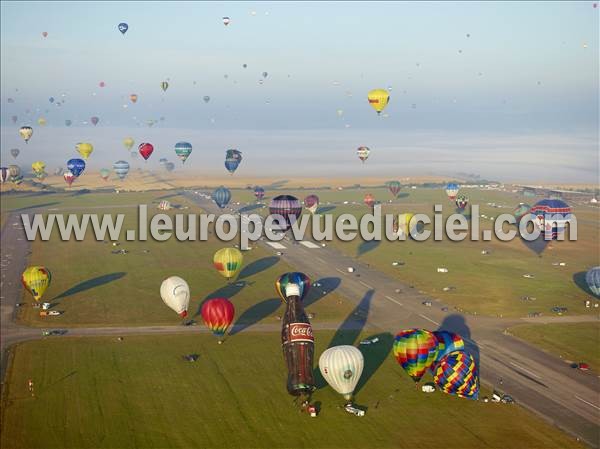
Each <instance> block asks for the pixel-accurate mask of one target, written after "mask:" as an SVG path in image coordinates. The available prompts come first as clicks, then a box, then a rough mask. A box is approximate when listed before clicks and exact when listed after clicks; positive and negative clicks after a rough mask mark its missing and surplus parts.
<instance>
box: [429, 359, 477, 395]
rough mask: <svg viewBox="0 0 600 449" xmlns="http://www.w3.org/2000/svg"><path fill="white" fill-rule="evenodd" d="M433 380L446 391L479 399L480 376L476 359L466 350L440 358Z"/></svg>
mask: <svg viewBox="0 0 600 449" xmlns="http://www.w3.org/2000/svg"><path fill="white" fill-rule="evenodd" d="M433 381H434V382H435V384H436V385H437V386H438V387H439V388H440V390H442V391H443V392H444V393H448V394H453V395H456V396H458V397H460V398H470V399H477V397H478V396H479V376H478V375H477V365H476V364H475V360H474V359H473V357H472V356H471V354H468V353H466V352H464V351H455V352H451V353H450V354H448V355H446V356H445V357H444V358H443V359H441V360H440V363H439V364H438V365H437V367H436V369H435V375H434V376H433Z"/></svg>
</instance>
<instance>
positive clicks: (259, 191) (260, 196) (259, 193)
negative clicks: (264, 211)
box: [254, 186, 265, 201]
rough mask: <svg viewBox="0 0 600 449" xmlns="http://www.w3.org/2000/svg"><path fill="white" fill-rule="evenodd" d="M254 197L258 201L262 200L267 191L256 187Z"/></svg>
mask: <svg viewBox="0 0 600 449" xmlns="http://www.w3.org/2000/svg"><path fill="white" fill-rule="evenodd" d="M254 196H255V197H256V199H257V200H258V201H260V200H262V199H263V198H264V197H265V189H263V188H262V187H260V186H256V187H255V188H254Z"/></svg>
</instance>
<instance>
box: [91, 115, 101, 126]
mask: <svg viewBox="0 0 600 449" xmlns="http://www.w3.org/2000/svg"><path fill="white" fill-rule="evenodd" d="M99 121H100V119H99V118H98V117H92V118H90V122H92V125H94V126H96V125H97V124H98V122H99Z"/></svg>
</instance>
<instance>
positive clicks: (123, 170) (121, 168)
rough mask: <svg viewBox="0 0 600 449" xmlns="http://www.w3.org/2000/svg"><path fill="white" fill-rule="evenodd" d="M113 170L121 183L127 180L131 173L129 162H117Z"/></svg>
mask: <svg viewBox="0 0 600 449" xmlns="http://www.w3.org/2000/svg"><path fill="white" fill-rule="evenodd" d="M113 170H114V172H115V174H116V175H117V176H118V177H119V179H120V180H121V181H123V180H124V179H125V177H126V176H127V173H129V162H127V161H117V162H115V163H114V164H113Z"/></svg>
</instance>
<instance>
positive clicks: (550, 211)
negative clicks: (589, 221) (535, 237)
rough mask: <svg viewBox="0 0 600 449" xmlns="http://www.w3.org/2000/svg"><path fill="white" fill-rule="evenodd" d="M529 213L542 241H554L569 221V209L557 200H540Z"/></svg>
mask: <svg viewBox="0 0 600 449" xmlns="http://www.w3.org/2000/svg"><path fill="white" fill-rule="evenodd" d="M529 212H530V214H531V215H532V216H533V222H534V224H535V225H536V226H537V228H538V229H539V230H540V232H541V233H542V235H543V236H544V239H549V240H556V239H557V238H558V237H559V236H561V235H562V234H563V233H564V232H565V228H566V226H567V223H569V222H570V221H571V207H570V206H569V205H568V204H567V203H565V202H564V201H562V200H559V199H545V200H541V201H539V202H537V203H535V204H534V205H533V206H532V208H531V209H530V211H529Z"/></svg>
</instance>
